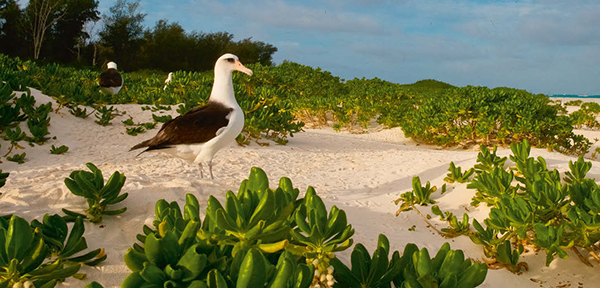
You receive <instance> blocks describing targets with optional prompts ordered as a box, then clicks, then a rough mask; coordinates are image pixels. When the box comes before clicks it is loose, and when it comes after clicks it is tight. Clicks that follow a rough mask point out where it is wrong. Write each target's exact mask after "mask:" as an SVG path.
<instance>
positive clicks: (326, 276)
mask: <svg viewBox="0 0 600 288" xmlns="http://www.w3.org/2000/svg"><path fill="white" fill-rule="evenodd" d="M312 264H313V265H314V266H315V268H316V269H315V275H314V278H313V282H312V285H311V286H310V287H311V288H331V287H333V285H334V284H335V281H334V280H335V279H334V278H333V266H331V265H329V266H328V267H327V270H326V271H323V272H321V270H320V269H319V266H320V265H319V259H315V260H313V262H312Z"/></svg>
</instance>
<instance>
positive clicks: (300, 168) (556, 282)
mask: <svg viewBox="0 0 600 288" xmlns="http://www.w3.org/2000/svg"><path fill="white" fill-rule="evenodd" d="M32 94H33V95H35V96H36V99H37V100H38V103H45V102H48V101H51V99H50V98H48V97H46V96H44V95H42V94H41V93H39V92H38V91H35V90H34V91H33V93H32ZM55 107H56V106H55ZM117 108H118V109H119V110H120V111H126V112H127V115H126V116H122V117H118V118H117V119H115V120H113V125H111V126H108V127H102V126H99V125H97V124H95V123H94V119H95V118H94V117H93V116H92V117H90V118H88V119H80V118H75V117H74V116H72V115H71V114H69V113H68V111H66V109H63V110H61V111H59V112H58V114H52V120H51V126H50V131H51V133H52V135H54V136H57V140H51V141H49V143H48V144H45V145H43V146H36V147H33V148H32V147H26V150H25V151H26V152H27V162H26V163H25V164H22V165H17V164H15V163H12V162H8V161H5V162H4V163H2V164H0V169H2V170H4V171H5V172H10V173H11V175H10V177H9V178H8V181H7V183H6V186H5V187H3V188H1V189H0V191H1V193H3V194H2V195H0V214H7V213H14V214H17V215H19V216H22V217H25V218H26V219H28V220H31V219H33V218H38V219H39V218H41V216H42V215H43V214H44V213H59V212H60V209H61V208H69V209H78V208H80V207H81V208H83V207H84V206H85V201H84V200H83V199H82V198H79V197H76V196H74V195H72V194H71V193H70V192H69V191H68V189H67V188H66V187H65V185H64V183H63V181H64V178H66V177H68V175H69V173H71V171H73V170H76V169H84V168H85V167H84V165H85V163H86V162H93V163H95V164H96V165H97V166H98V167H99V168H100V169H101V170H102V171H104V174H105V175H104V176H105V177H108V176H109V175H110V173H112V172H113V171H115V170H118V171H120V172H122V173H124V174H125V175H126V176H127V181H126V183H125V187H124V189H123V191H124V192H128V193H129V195H130V196H129V198H128V199H127V200H125V201H124V202H123V203H122V205H123V206H127V207H128V210H127V212H126V213H124V214H122V216H119V217H106V218H105V220H104V221H103V223H102V225H93V224H90V223H86V232H85V237H86V238H87V240H88V245H89V247H91V248H97V247H104V248H106V253H107V254H108V257H109V258H108V259H107V260H106V261H105V262H104V263H103V264H102V265H100V266H99V267H96V268H90V267H85V268H83V271H82V272H85V273H88V278H87V279H86V281H85V282H81V281H79V280H74V279H71V280H69V281H68V283H66V284H65V286H69V287H82V286H83V285H84V283H87V282H89V281H91V280H96V281H98V282H100V283H102V284H103V285H104V286H105V287H118V286H120V283H121V281H122V280H123V279H124V278H125V277H126V276H127V275H128V274H129V270H128V269H127V267H126V266H125V264H124V262H123V255H124V254H125V252H126V250H127V248H129V247H131V245H132V244H133V243H134V242H135V241H136V240H135V235H136V234H137V233H140V232H141V229H142V225H143V224H144V223H146V224H150V223H151V221H152V219H153V214H154V203H155V202H156V201H157V200H159V199H161V198H163V199H166V200H167V201H173V200H175V201H178V202H179V203H183V202H184V199H185V193H193V194H194V195H196V196H197V197H198V199H199V201H200V203H201V204H205V203H206V199H207V197H208V196H209V195H214V196H215V197H217V198H219V199H220V200H224V195H225V192H226V191H227V190H234V191H237V187H238V185H239V182H240V181H241V180H242V179H244V178H245V177H247V175H248V173H249V171H250V168H251V167H252V166H258V167H261V168H263V169H264V170H265V171H266V172H267V174H268V176H269V178H270V179H271V183H272V186H275V185H276V183H277V181H278V179H279V178H280V177H283V176H287V177H290V178H291V179H292V182H293V183H294V186H296V187H298V188H300V190H301V191H302V192H303V191H305V190H306V187H307V186H308V185H311V186H314V187H315V188H316V190H317V193H319V195H321V197H322V198H323V199H324V201H325V202H326V204H327V205H328V206H331V205H337V206H338V207H340V208H342V209H344V210H345V211H346V212H347V213H348V217H349V222H350V223H352V224H353V226H354V227H355V229H356V234H355V235H354V240H355V243H358V242H361V243H363V244H365V246H366V247H367V248H368V249H369V250H370V251H372V250H373V249H374V246H375V244H376V241H377V235H378V234H379V233H385V234H386V235H387V236H388V238H389V239H390V242H391V245H392V249H394V250H401V249H403V248H404V246H405V244H406V243H409V242H413V243H416V244H417V245H418V246H419V247H427V248H428V249H429V250H430V253H435V252H437V249H438V248H439V247H440V246H441V245H442V244H443V243H444V242H445V241H450V243H451V246H452V248H456V249H463V250H464V251H465V253H466V255H467V256H469V257H473V258H481V257H482V256H483V253H482V250H481V247H479V246H476V245H474V244H473V243H471V241H470V240H469V239H468V238H467V237H459V238H455V239H451V240H445V239H443V238H441V237H440V236H438V235H437V234H434V233H433V232H432V230H431V229H428V228H426V226H425V224H424V222H423V221H422V220H420V218H418V216H417V215H416V213H414V212H406V213H402V214H401V215H400V216H399V217H396V216H395V211H396V209H397V206H395V205H394V204H393V203H392V201H393V200H394V199H396V198H397V197H398V195H399V194H400V193H401V192H405V191H407V190H410V189H411V179H412V177H413V176H420V177H421V179H422V180H423V182H425V181H427V180H429V181H431V182H432V184H433V185H438V186H440V185H442V184H443V178H444V177H445V174H446V173H447V172H446V170H447V169H448V164H449V162H450V161H454V162H455V163H456V165H460V166H462V167H471V166H473V165H474V164H475V161H476V155H477V151H474V150H466V151H447V150H439V149H436V148H435V147H426V146H422V145H421V146H419V145H416V144H415V143H414V142H412V141H410V140H409V139H406V138H404V137H403V135H402V131H401V130H399V129H391V130H383V131H380V132H376V133H370V134H362V135H350V134H347V133H336V132H333V131H331V130H327V129H325V130H308V131H306V132H303V133H298V134H297V135H296V136H295V137H293V138H291V139H290V142H289V144H288V145H286V146H278V145H274V144H272V145H271V146H269V147H261V146H258V145H256V144H253V145H250V146H248V147H238V146H237V145H233V144H232V145H231V146H229V147H227V148H225V149H223V150H222V151H220V152H219V153H217V156H216V158H215V160H214V164H215V165H214V173H215V178H216V179H215V180H214V181H213V180H208V179H200V177H199V176H200V175H199V173H198V170H197V168H196V167H195V166H191V165H189V164H187V163H186V162H184V161H182V160H180V159H173V158H169V157H168V156H167V155H166V154H163V153H156V154H143V155H141V156H139V157H135V155H136V153H134V152H128V150H129V147H131V146H133V145H134V144H136V143H138V142H140V141H142V140H145V139H147V138H149V137H151V136H154V134H155V133H156V131H157V129H155V130H153V131H150V132H148V133H145V134H141V135H138V136H135V137H132V136H129V135H127V134H126V133H125V128H124V126H123V124H122V123H121V120H124V119H127V118H128V116H133V119H134V121H135V122H144V121H149V120H150V119H151V113H152V112H150V111H141V109H140V105H117ZM168 113H171V114H175V113H176V112H174V111H171V112H168ZM586 133H592V132H590V131H586ZM594 133H595V132H594ZM592 134H593V133H592ZM1 144H2V146H3V147H2V150H1V151H0V153H4V152H5V151H6V150H5V149H6V146H7V145H6V143H5V141H4V142H2V143H1ZM52 144H54V145H56V146H59V145H67V146H69V152H67V153H66V154H65V155H51V154H50V153H49V149H50V145H52ZM509 152H510V151H509V150H508V149H501V150H500V151H499V153H500V154H502V155H508V154H509ZM19 153H20V151H19ZM532 154H533V155H534V156H543V157H545V158H546V160H547V162H548V165H549V166H550V167H549V168H551V169H553V168H558V169H559V170H560V171H564V170H566V169H568V162H569V160H573V159H574V158H572V157H568V156H565V155H561V154H558V153H550V152H547V151H545V150H541V149H533V152H532ZM588 175H589V176H590V177H596V178H600V163H597V162H594V167H593V168H592V170H591V171H590V173H589V174H588ZM448 187H449V192H447V193H446V194H444V195H440V194H439V193H434V195H433V198H434V199H435V200H436V201H438V205H439V206H440V208H441V209H442V210H444V211H451V212H453V213H454V214H458V215H462V213H464V212H468V213H469V215H471V217H475V218H477V219H480V220H481V219H483V218H484V216H485V215H486V214H487V212H488V211H487V209H486V208H482V207H479V208H473V207H470V206H468V203H469V202H470V198H471V197H472V195H473V192H472V191H469V190H467V189H466V188H465V186H464V185H448ZM117 208H119V207H117ZM204 208H205V206H203V207H201V210H203V209H204ZM467 209H468V210H467ZM422 211H424V212H429V208H423V209H422ZM434 223H437V224H438V227H439V228H441V227H445V225H444V223H441V222H436V221H435V220H434ZM413 225H414V226H415V227H416V229H415V230H414V231H409V230H408V229H409V228H410V227H412V226H413ZM349 252H350V251H346V252H344V253H340V254H339V257H340V258H341V259H342V260H343V261H344V262H346V263H347V262H348V261H347V260H348V259H349V255H350V253H349ZM544 259H545V255H544V253H543V252H542V253H540V254H539V255H533V254H532V255H527V256H525V257H524V258H523V260H525V261H526V262H528V263H529V267H530V271H529V272H525V273H523V274H522V275H514V274H512V273H510V272H508V271H506V270H495V271H492V270H490V272H489V274H488V277H487V279H486V281H485V283H484V284H483V285H482V286H481V287H597V283H599V282H600V274H599V273H598V269H599V267H594V268H590V267H587V266H584V265H583V264H581V263H580V262H579V260H578V259H577V257H575V256H574V255H571V257H569V258H568V259H566V260H562V259H560V260H556V261H554V262H553V263H552V264H551V266H550V267H545V266H544ZM580 283H581V284H580ZM565 284H570V285H571V286H561V285H565Z"/></svg>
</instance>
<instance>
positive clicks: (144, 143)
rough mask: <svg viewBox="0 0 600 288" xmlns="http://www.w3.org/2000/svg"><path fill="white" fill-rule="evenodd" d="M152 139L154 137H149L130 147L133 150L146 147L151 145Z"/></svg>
mask: <svg viewBox="0 0 600 288" xmlns="http://www.w3.org/2000/svg"><path fill="white" fill-rule="evenodd" d="M150 140H152V139H149V140H146V141H144V142H142V143H139V144H136V145H135V146H133V147H131V149H129V151H133V150H136V149H140V148H144V147H150Z"/></svg>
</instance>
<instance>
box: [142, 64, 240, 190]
mask: <svg viewBox="0 0 600 288" xmlns="http://www.w3.org/2000/svg"><path fill="white" fill-rule="evenodd" d="M234 70H237V71H240V72H243V73H246V74H248V75H250V76H252V70H250V69H248V68H246V67H244V65H242V63H241V62H240V60H239V59H238V57H237V56H235V55H233V54H225V55H223V56H221V57H219V59H218V60H217V63H215V80H214V83H213V87H212V91H211V93H210V98H209V99H208V103H206V105H204V106H202V107H196V108H193V109H192V110H190V111H189V112H187V113H186V114H185V115H182V116H178V117H177V118H175V119H172V120H170V121H168V122H166V123H165V124H163V126H162V128H160V131H158V133H157V134H156V136H154V137H153V138H151V139H148V140H146V141H144V142H142V143H139V144H137V145H135V146H133V147H132V148H131V150H135V149H140V148H145V147H147V148H146V150H144V151H142V153H143V152H146V151H153V150H154V151H164V152H167V153H170V154H172V155H175V156H177V157H180V158H183V159H185V160H188V161H191V162H193V163H197V164H198V165H199V167H200V175H201V177H204V175H203V172H202V163H203V162H208V169H209V173H210V178H211V179H214V178H213V174H212V158H213V156H214V155H215V153H217V151H219V149H221V148H223V147H224V146H226V145H228V144H229V143H231V142H232V141H234V140H235V138H236V137H237V136H238V135H239V134H240V133H241V132H242V129H243V128H244V111H242V108H240V105H238V103H237V101H236V100H235V95H234V93H233V81H232V79H231V73H232V72H233V71H234ZM140 154H141V153H140Z"/></svg>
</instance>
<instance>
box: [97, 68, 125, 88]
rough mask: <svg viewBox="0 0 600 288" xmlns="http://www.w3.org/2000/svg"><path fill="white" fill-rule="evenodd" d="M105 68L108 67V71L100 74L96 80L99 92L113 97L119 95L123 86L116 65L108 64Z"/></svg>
mask: <svg viewBox="0 0 600 288" xmlns="http://www.w3.org/2000/svg"><path fill="white" fill-rule="evenodd" d="M106 67H108V70H106V71H105V72H103V73H102V74H100V78H99V79H98V84H99V85H100V92H102V93H106V94H112V95H115V94H117V93H119V91H120V90H121V87H122V86H123V77H121V74H119V72H118V71H117V63H115V62H108V64H106Z"/></svg>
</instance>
